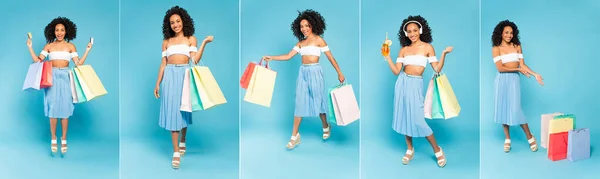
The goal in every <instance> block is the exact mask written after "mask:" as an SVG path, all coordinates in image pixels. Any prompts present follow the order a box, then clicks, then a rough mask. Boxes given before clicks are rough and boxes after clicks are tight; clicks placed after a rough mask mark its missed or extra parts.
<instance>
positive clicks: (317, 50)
mask: <svg viewBox="0 0 600 179" xmlns="http://www.w3.org/2000/svg"><path fill="white" fill-rule="evenodd" d="M294 50H295V51H296V52H298V53H300V55H302V56H304V55H312V56H317V57H319V56H321V52H326V51H329V46H325V47H317V46H313V45H311V46H305V47H302V48H300V47H298V46H294Z"/></svg>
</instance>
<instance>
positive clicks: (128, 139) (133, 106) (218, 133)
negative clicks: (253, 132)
mask: <svg viewBox="0 0 600 179" xmlns="http://www.w3.org/2000/svg"><path fill="white" fill-rule="evenodd" d="M175 5H179V6H181V7H183V8H185V9H186V10H187V11H188V13H190V15H191V16H192V18H193V19H194V23H195V27H196V33H195V36H196V38H197V39H198V40H199V43H198V45H200V44H201V41H202V40H203V39H204V38H205V37H206V36H207V35H214V37H215V39H214V41H213V42H212V43H209V44H208V45H207V46H206V48H205V51H204V55H203V57H202V61H203V62H204V65H206V66H208V67H210V69H211V72H212V74H213V76H214V77H215V79H216V80H217V82H218V83H219V86H220V88H221V90H222V91H223V93H224V95H225V97H226V99H227V101H228V102H227V103H226V104H224V105H221V106H217V107H214V108H212V109H209V110H206V111H199V112H195V113H194V114H193V120H194V124H192V125H191V126H189V128H188V134H187V135H188V136H187V141H186V145H187V153H186V155H185V156H184V157H182V159H181V167H180V169H179V170H178V171H175V170H173V169H171V166H170V165H171V158H172V155H173V152H172V151H173V147H172V144H171V134H170V132H169V131H167V130H165V129H163V128H160V127H159V126H158V115H159V107H160V100H159V99H156V98H155V97H154V95H153V90H154V87H155V84H156V78H157V76H158V75H157V74H158V69H159V66H160V60H161V56H160V55H161V44H162V28H161V27H162V22H163V17H164V15H165V12H166V11H167V10H168V9H169V8H171V7H173V6H175ZM238 7H239V3H238V2H237V1H202V2H199V1H198V2H192V1H185V2H184V1H177V2H170V1H169V2H152V3H146V1H133V0H124V1H121V67H122V70H121V91H122V92H123V96H122V98H121V109H122V113H121V131H122V135H121V140H122V141H121V142H122V144H123V145H122V147H121V174H122V177H123V178H144V179H145V178H160V177H163V178H164V177H167V178H173V177H178V178H223V179H228V178H238V176H239V175H238V171H239V167H238V166H239V163H238V159H239V150H238V149H239V132H238V131H239V130H238V129H239V113H238V112H239V108H238V106H239V103H238V101H239V100H238V95H237V93H238V88H239V76H238V73H237V71H236V69H238V68H239V63H238V62H239V58H238V52H239V50H238V49H239V48H238V47H239V46H238V41H239V38H238V12H239V10H238ZM141 161H143V162H141ZM147 171H153V172H147Z"/></svg>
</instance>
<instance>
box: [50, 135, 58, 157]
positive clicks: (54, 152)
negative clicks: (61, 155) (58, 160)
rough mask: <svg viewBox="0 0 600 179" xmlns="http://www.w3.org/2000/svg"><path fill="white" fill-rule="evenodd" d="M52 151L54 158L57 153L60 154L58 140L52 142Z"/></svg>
mask: <svg viewBox="0 0 600 179" xmlns="http://www.w3.org/2000/svg"><path fill="white" fill-rule="evenodd" d="M50 151H51V152H52V153H51V155H52V156H54V155H55V154H56V152H58V143H57V141H56V139H52V140H50Z"/></svg>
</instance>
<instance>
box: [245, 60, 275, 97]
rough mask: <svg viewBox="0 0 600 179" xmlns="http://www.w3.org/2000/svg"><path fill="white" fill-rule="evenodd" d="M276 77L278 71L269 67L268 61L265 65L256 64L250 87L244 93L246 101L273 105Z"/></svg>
mask: <svg viewBox="0 0 600 179" xmlns="http://www.w3.org/2000/svg"><path fill="white" fill-rule="evenodd" d="M276 79H277V72H275V71H273V70H271V69H270V68H269V63H268V62H267V63H266V64H265V66H264V67H263V66H262V65H256V66H255V67H254V71H253V72H252V77H251V78H250V83H249V84H248V89H247V90H246V94H245V95H244V101H246V102H249V103H253V104H257V105H260V106H265V107H271V100H272V98H273V91H274V90H275V80H276Z"/></svg>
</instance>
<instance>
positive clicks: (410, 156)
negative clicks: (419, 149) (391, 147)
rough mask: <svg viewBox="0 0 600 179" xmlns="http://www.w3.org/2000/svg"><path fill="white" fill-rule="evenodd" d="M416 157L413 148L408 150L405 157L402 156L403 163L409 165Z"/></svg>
mask: <svg viewBox="0 0 600 179" xmlns="http://www.w3.org/2000/svg"><path fill="white" fill-rule="evenodd" d="M414 157H415V155H414V151H413V150H406V153H405V155H404V157H402V164H404V165H408V163H410V161H411V160H412V159H413V158H414Z"/></svg>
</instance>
